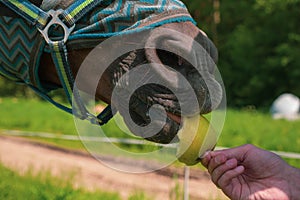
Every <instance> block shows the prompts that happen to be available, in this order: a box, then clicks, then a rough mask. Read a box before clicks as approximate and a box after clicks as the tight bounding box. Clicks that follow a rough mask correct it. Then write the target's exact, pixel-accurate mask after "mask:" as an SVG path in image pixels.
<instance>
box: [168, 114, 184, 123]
mask: <svg viewBox="0 0 300 200" xmlns="http://www.w3.org/2000/svg"><path fill="white" fill-rule="evenodd" d="M167 116H168V117H169V118H170V119H171V120H173V121H174V122H176V123H177V124H180V123H181V116H179V115H175V114H173V113H170V112H167Z"/></svg>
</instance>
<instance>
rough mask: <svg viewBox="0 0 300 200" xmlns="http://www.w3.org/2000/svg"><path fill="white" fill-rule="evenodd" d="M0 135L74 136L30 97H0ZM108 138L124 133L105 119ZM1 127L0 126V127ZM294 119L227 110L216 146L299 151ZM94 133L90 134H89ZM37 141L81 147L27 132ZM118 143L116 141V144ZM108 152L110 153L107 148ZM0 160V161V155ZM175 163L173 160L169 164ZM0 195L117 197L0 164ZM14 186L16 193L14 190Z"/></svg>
mask: <svg viewBox="0 0 300 200" xmlns="http://www.w3.org/2000/svg"><path fill="white" fill-rule="evenodd" d="M0 113H1V120H0V134H1V132H5V130H19V131H29V132H46V133H54V134H56V135H57V136H60V135H78V133H77V129H76V127H75V123H74V119H73V117H72V116H71V115H70V114H67V113H65V112H63V111H60V110H59V109H57V108H55V107H54V106H52V105H50V104H49V103H47V102H44V101H41V100H34V99H13V98H2V99H0ZM103 129H104V130H105V132H106V134H107V136H109V137H119V138H120V137H128V135H126V134H124V133H123V132H122V131H121V130H120V129H119V128H118V127H117V125H116V124H115V122H113V121H112V122H109V123H108V124H107V125H105V126H104V128H103ZM1 130H2V131H1ZM299 135H300V123H299V122H297V121H292V122H291V121H286V120H273V119H272V118H271V116H270V115H269V113H267V112H263V111H259V110H255V109H243V110H235V109H228V110H227V113H226V120H225V124H224V127H223V131H222V134H221V136H220V138H219V141H218V146H222V147H234V146H239V145H243V144H246V143H252V144H254V145H257V146H259V147H261V148H264V149H268V150H275V151H287V152H298V153H300V137H299ZM93 136H96V135H93ZM30 138H31V139H33V140H38V141H39V142H45V143H50V144H53V145H57V146H60V147H64V148H72V149H77V150H84V149H85V148H84V146H83V144H82V143H81V142H80V141H71V140H62V139H58V138H54V139H50V138H39V137H30ZM121 145H122V144H121ZM122 147H123V148H129V149H130V150H132V151H146V150H147V146H145V147H141V146H140V145H139V146H138V145H128V144H126V145H123V146H122ZM111 153H113V152H111ZM286 160H287V161H288V162H289V163H290V164H291V165H294V166H296V167H300V161H299V160H295V159H286ZM0 161H1V160H0ZM175 165H176V164H175ZM0 177H1V181H0V191H1V192H0V199H22V197H26V199H74V196H76V199H83V200H84V199H89V200H90V199H108V200H109V199H112V200H117V199H120V196H119V195H118V194H117V193H106V192H103V191H95V192H88V191H85V190H84V189H74V188H72V184H71V181H72V177H69V178H68V179H66V180H60V179H57V178H54V177H51V176H50V175H49V174H47V173H46V175H45V173H43V174H40V175H39V174H38V175H33V174H32V173H30V172H28V173H26V174H25V175H22V176H21V175H19V174H17V173H16V172H13V171H11V170H10V169H7V168H5V167H3V166H2V165H1V164H0ZM15 191H18V192H15ZM130 199H139V200H140V199H147V197H146V196H145V195H144V194H143V193H140V194H133V195H132V197H131V198H130Z"/></svg>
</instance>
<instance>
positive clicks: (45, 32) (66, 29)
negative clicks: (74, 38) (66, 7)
mask: <svg viewBox="0 0 300 200" xmlns="http://www.w3.org/2000/svg"><path fill="white" fill-rule="evenodd" d="M63 12H64V11H63V10H62V9H59V10H49V11H48V14H49V15H50V16H51V17H52V18H51V20H50V21H49V22H48V24H47V25H46V26H45V28H44V29H43V30H41V29H38V30H39V31H40V32H41V34H42V35H43V37H44V39H45V41H46V42H47V43H48V44H50V43H53V42H56V41H63V42H64V43H66V42H67V40H68V38H69V35H70V34H71V32H72V31H73V29H74V28H75V24H74V25H73V26H72V27H70V28H69V27H68V26H67V25H66V24H65V23H64V22H63V21H62V20H61V19H60V18H59V15H60V14H62V13H63ZM52 25H59V26H60V27H62V28H63V30H64V37H63V39H62V40H54V41H53V40H51V39H50V37H49V29H50V27H51V26H52Z"/></svg>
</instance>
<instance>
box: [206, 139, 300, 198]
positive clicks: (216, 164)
mask: <svg viewBox="0 0 300 200" xmlns="http://www.w3.org/2000/svg"><path fill="white" fill-rule="evenodd" d="M201 162H202V164H203V165H204V166H205V167H206V168H207V169H208V172H209V173H210V174H211V178H212V181H213V182H214V183H215V184H216V185H217V186H218V187H219V188H221V189H222V190H223V192H224V193H225V194H226V195H227V196H228V197H229V198H231V199H234V200H235V199H238V200H241V199H242V200H244V199H256V200H258V199H280V200H285V199H292V196H293V195H294V197H295V192H299V191H300V190H299V187H297V188H296V189H294V191H293V189H291V188H292V187H291V186H292V184H297V185H299V183H300V180H299V179H298V180H297V179H295V177H293V176H294V175H296V176H297V177H298V178H299V176H300V173H299V170H298V169H295V168H293V167H291V166H289V165H288V164H287V163H286V162H285V161H284V160H282V159H281V158H280V157H279V156H277V155H276V154H274V153H271V152H269V151H265V150H262V149H259V148H257V147H255V146H253V145H249V144H248V145H244V146H240V147H236V148H232V149H226V150H220V151H213V152H209V153H208V154H207V155H205V157H204V158H203V159H202V161H201ZM293 180H294V181H295V183H292V182H293ZM295 190H296V191H295ZM296 198H299V196H298V197H296Z"/></svg>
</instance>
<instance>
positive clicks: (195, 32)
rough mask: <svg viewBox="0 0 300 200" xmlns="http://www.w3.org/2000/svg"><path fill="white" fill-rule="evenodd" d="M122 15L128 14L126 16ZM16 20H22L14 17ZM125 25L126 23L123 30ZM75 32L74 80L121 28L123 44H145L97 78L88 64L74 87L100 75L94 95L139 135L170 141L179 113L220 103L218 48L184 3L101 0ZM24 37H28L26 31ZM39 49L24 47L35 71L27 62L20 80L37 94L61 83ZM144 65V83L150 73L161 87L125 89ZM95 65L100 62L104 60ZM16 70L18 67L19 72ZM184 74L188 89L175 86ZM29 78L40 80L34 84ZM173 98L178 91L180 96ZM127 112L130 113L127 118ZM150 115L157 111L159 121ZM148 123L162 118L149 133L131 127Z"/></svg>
mask: <svg viewBox="0 0 300 200" xmlns="http://www.w3.org/2000/svg"><path fill="white" fill-rule="evenodd" d="M34 3H35V4H36V5H37V6H38V7H40V8H42V9H43V10H44V11H48V10H50V9H58V8H59V9H66V8H68V7H69V6H70V5H72V3H73V1H72V0H61V1H47V0H44V1H43V2H39V1H35V2H34ZM130 6H131V7H136V8H141V9H140V11H141V12H140V13H139V12H137V11H136V10H139V9H131V7H130ZM147 6H148V7H147ZM2 7H3V6H2ZM142 8H144V9H142ZM146 8H147V9H148V10H147V9H146ZM158 8H159V9H158ZM162 8H163V9H162ZM126 9H127V10H126ZM145 10H146V11H145ZM125 11H126V12H125ZM127 11H128V12H129V14H128V16H123V14H124V13H127ZM4 13H5V12H4ZM6 13H8V14H7V16H8V18H7V16H6V17H2V21H4V22H6V23H9V22H10V19H9V18H16V16H15V15H14V14H11V13H10V11H7V12H6ZM122 16H123V18H122ZM125 17H127V19H126V20H125ZM128 18H129V19H128ZM0 19H1V18H0ZM18 20H23V19H20V18H18ZM114 20H115V21H114ZM20 24H21V25H22V26H24V25H27V26H28V27H29V28H31V29H29V28H28V29H26V28H24V27H23V28H20V27H18V29H21V30H22V32H26V31H25V30H30V31H34V36H31V37H32V40H33V39H34V38H35V37H36V38H40V39H42V36H41V35H40V34H39V33H38V32H37V31H36V30H34V29H33V28H32V25H28V24H27V23H25V22H21V23H20ZM0 26H1V25H0ZM3 26H4V25H3ZM122 26H124V27H125V28H123V29H121V28H120V27H122ZM74 30H75V31H74V32H73V33H74V34H73V33H71V35H70V38H71V39H70V40H68V41H67V43H66V46H67V51H68V62H69V66H70V70H71V72H72V75H73V76H74V77H76V76H78V74H79V73H81V67H82V63H84V61H85V59H86V57H87V56H88V55H89V54H90V53H91V51H93V49H94V48H95V47H96V46H97V45H98V44H101V43H102V42H103V41H105V40H106V39H107V38H109V37H110V36H113V35H115V34H114V33H116V32H118V34H116V35H122V33H123V32H125V33H126V35H128V37H127V39H126V42H128V43H131V44H138V46H140V44H143V45H144V46H145V48H138V49H134V50H131V51H129V52H127V53H124V54H122V55H120V56H119V57H116V58H115V59H114V60H113V62H111V63H110V64H109V66H107V67H105V69H103V74H102V77H98V74H97V73H95V71H93V69H91V70H88V71H85V72H84V73H85V74H84V76H83V77H85V80H84V82H85V84H83V85H80V84H79V85H78V88H79V89H81V90H83V91H86V92H89V85H90V84H91V83H89V80H99V81H97V87H96V92H95V96H96V98H97V99H101V100H102V101H104V102H106V103H108V104H111V105H112V106H113V108H114V109H116V110H117V111H119V112H120V114H121V115H123V116H124V121H125V123H126V124H127V126H128V127H129V129H130V130H131V131H132V132H133V133H134V134H136V135H139V136H141V137H143V138H145V139H147V140H151V141H154V142H158V143H169V142H170V141H172V140H173V139H174V138H176V134H177V132H178V130H179V128H180V126H181V125H180V123H181V116H182V115H186V116H192V115H198V114H206V113H209V112H211V111H212V110H213V109H215V108H216V107H217V106H218V105H219V103H220V101H221V99H222V89H221V86H220V85H219V83H218V82H217V81H216V80H215V77H214V70H215V65H216V62H217V50H216V48H215V46H214V45H213V43H212V42H211V41H210V40H209V38H208V37H207V36H206V34H205V33H204V32H203V31H201V30H200V29H199V28H198V27H197V26H196V25H195V23H194V21H193V20H192V18H191V17H190V15H189V13H188V12H187V10H186V8H185V7H184V5H183V4H182V3H181V2H180V1H178V0H173V1H166V3H165V4H164V5H161V2H160V1H149V2H147V1H140V0H135V1H112V0H108V1H103V2H102V3H100V4H98V5H97V6H95V8H94V9H93V10H91V11H89V12H88V13H87V14H86V15H85V16H83V18H82V20H79V21H78V23H76V26H75V29H74ZM166 30H170V31H166ZM53 31H54V32H56V31H57V32H59V30H55V27H54V30H53ZM145 31H146V32H147V34H146V35H147V37H141V35H142V34H141V33H142V32H145ZM25 34H27V35H29V33H25ZM72 34H73V35H72ZM76 34H77V35H76ZM182 35H184V36H186V37H188V38H190V39H191V41H192V42H188V41H187V40H186V38H185V37H182ZM39 41H40V40H39ZM0 42H1V38H0ZM19 42H20V41H19ZM21 43H22V42H21ZM34 44H37V45H41V44H44V43H43V42H37V43H34ZM195 44H199V45H198V46H201V48H202V49H199V48H194V46H195ZM122 45H124V44H122V42H115V43H113V44H111V47H110V49H107V50H106V51H103V52H102V54H101V55H99V56H100V57H99V61H98V62H99V63H101V59H104V60H105V58H106V56H109V54H110V53H111V52H112V51H117V50H118V49H120V48H122ZM41 46H42V47H41V49H38V50H37V49H36V48H34V47H32V48H31V50H32V51H33V50H34V52H38V53H35V54H32V52H29V54H28V55H30V56H32V58H31V59H29V60H30V62H28V63H27V64H28V65H35V66H34V68H35V69H34V70H30V68H32V67H31V66H28V71H33V72H30V73H28V74H29V75H28V76H30V77H29V80H27V82H26V81H24V82H25V83H26V84H28V83H29V85H31V87H33V88H35V89H37V90H39V91H40V92H39V93H47V92H48V91H50V90H52V89H53V88H59V87H62V81H61V77H60V75H59V73H58V72H57V67H56V66H55V61H53V59H52V56H51V54H50V53H49V49H48V51H47V45H46V48H45V45H41ZM196 46H197V45H196ZM45 49H46V50H45ZM187 58H188V59H187ZM24 59H28V58H24ZM32 60H33V61H32ZM191 60H192V61H191ZM203 61H204V62H203ZM145 64H148V65H149V66H150V67H149V68H148V69H146V70H145V71H143V72H141V73H143V75H146V74H147V75H149V76H141V77H145V80H143V79H142V78H141V79H140V81H141V82H144V81H145V82H146V81H147V79H149V77H160V79H161V81H162V82H163V83H166V84H165V85H159V84H154V83H149V84H145V85H142V86H141V87H138V88H135V91H131V90H130V87H133V88H134V86H130V85H128V84H126V83H124V81H123V79H124V78H122V77H123V75H125V74H126V73H127V72H129V71H131V70H134V69H136V68H137V67H139V66H141V65H145ZM7 65H8V64H7V63H6V66H7ZM195 65H196V66H195ZM0 67H2V66H0ZM98 67H101V64H99V65H98ZM6 68H7V67H6ZM26 69H27V68H26ZM94 70H96V69H94ZM199 70H200V71H201V72H199ZM6 71H7V70H6ZM17 71H18V72H19V70H17ZM15 73H17V72H15ZM6 75H7V73H6ZM181 76H182V77H184V78H185V79H186V80H187V82H188V83H189V84H190V86H191V89H187V88H186V86H182V85H180V84H179V82H180V81H179V82H178V80H180V79H179V77H181ZM17 79H22V80H24V79H25V78H24V77H21V78H20V76H18V77H17ZM33 79H34V80H36V82H37V84H32V82H34V81H33ZM41 88H42V89H41ZM116 90H119V91H121V92H119V93H117V98H113V97H114V91H116ZM174 91H175V92H174ZM190 92H192V94H193V95H194V96H195V97H196V100H197V103H196V105H194V104H192V103H191V101H192V96H193V95H190ZM128 93H132V95H131V96H130V98H129V99H128V102H127V103H124V99H125V98H128V97H126V94H128ZM177 95H179V96H180V95H181V96H182V97H181V98H180V99H181V100H179V98H178V96H177ZM125 102H126V101H125ZM126 104H128V105H126ZM156 104H158V105H160V108H161V107H163V108H164V110H165V111H166V119H163V120H161V119H160V117H159V115H160V112H162V111H161V109H156V110H154V114H153V115H152V117H151V116H149V108H151V107H152V106H153V105H156ZM127 107H128V108H127ZM183 107H185V109H183ZM126 109H128V111H127V110H126ZM183 110H184V112H183ZM127 112H129V115H130V116H129V117H130V119H129V118H128V116H127ZM125 116H126V117H125ZM155 116H158V118H157V120H156V119H155ZM151 121H152V122H153V123H154V124H155V123H157V124H161V123H163V126H162V128H161V129H160V130H159V131H158V132H156V133H155V134H153V133H152V130H150V129H149V130H147V132H149V133H145V132H141V131H140V130H139V129H138V128H136V127H137V126H136V125H138V126H141V127H143V126H146V125H147V124H149V123H151Z"/></svg>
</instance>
